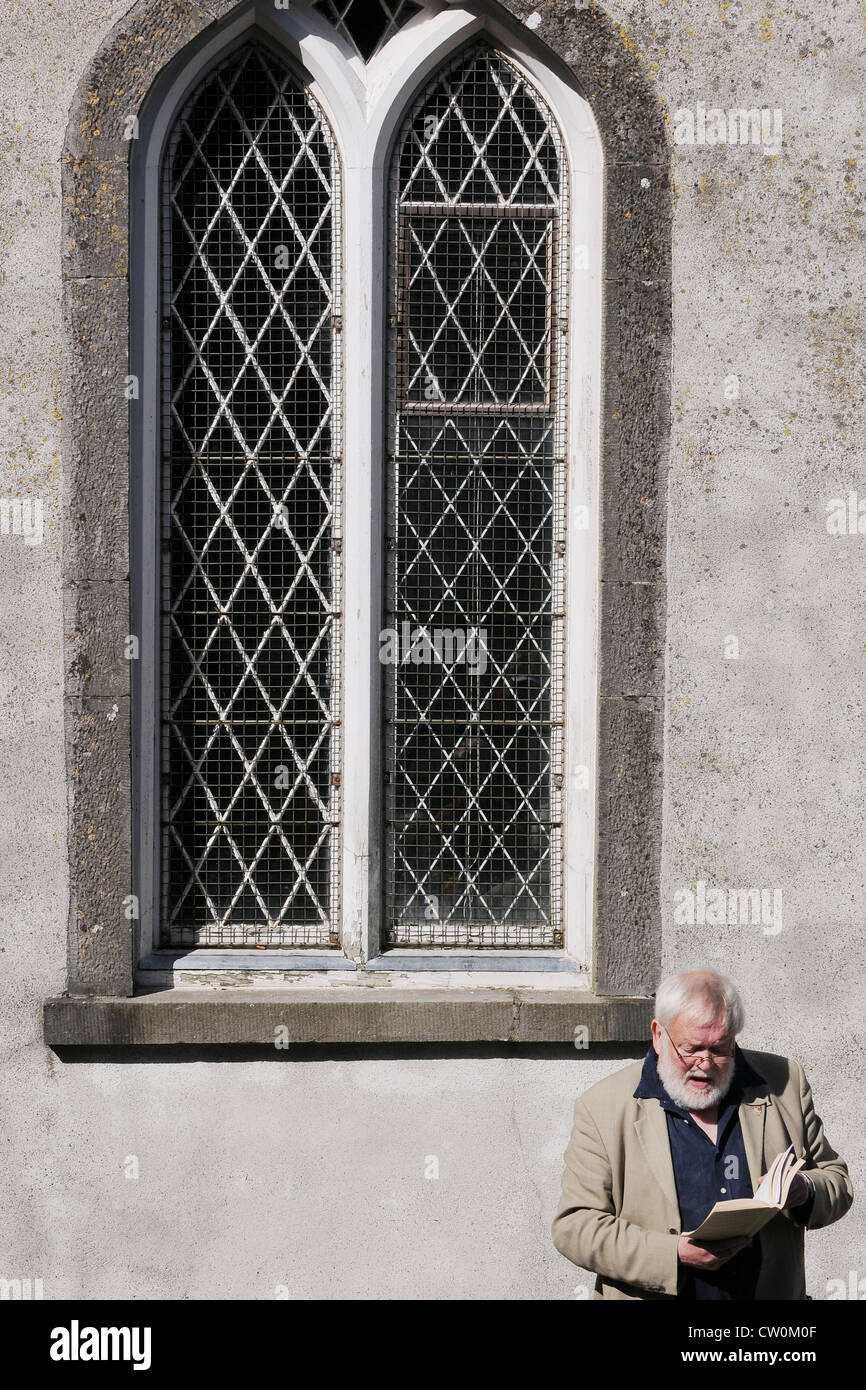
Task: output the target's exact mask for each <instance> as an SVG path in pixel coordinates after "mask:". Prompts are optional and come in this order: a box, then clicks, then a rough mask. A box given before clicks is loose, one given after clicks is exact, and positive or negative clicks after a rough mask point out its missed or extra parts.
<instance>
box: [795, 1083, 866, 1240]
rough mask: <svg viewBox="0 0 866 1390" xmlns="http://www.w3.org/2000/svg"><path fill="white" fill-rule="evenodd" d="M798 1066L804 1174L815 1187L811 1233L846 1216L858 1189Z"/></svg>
mask: <svg viewBox="0 0 866 1390" xmlns="http://www.w3.org/2000/svg"><path fill="white" fill-rule="evenodd" d="M794 1066H795V1067H796V1070H797V1075H798V1079H799V1083H800V1107H801V1109H802V1112H803V1131H804V1136H805V1145H806V1153H807V1154H808V1160H807V1162H806V1166H805V1168H804V1170H803V1171H804V1172H806V1173H808V1174H809V1177H810V1178H811V1179H812V1183H813V1186H814V1188H815V1196H814V1199H813V1201H812V1203H811V1205H810V1207H809V1209H808V1215H807V1217H806V1221H805V1226H806V1229H807V1230H808V1231H814V1230H816V1229H817V1228H818V1227H820V1226H831V1225H832V1224H833V1222H834V1221H838V1220H839V1218H840V1216H844V1215H845V1213H846V1211H847V1210H848V1208H849V1207H850V1205H851V1203H852V1202H853V1200H854V1188H853V1186H852V1183H851V1179H850V1177H849V1175H848V1168H847V1166H846V1164H845V1163H844V1162H843V1161H842V1159H841V1158H840V1157H839V1155H838V1154H837V1153H836V1150H835V1149H833V1148H832V1147H831V1145H830V1144H829V1143H828V1142H827V1138H826V1136H825V1134H824V1126H823V1124H822V1123H821V1117H820V1116H819V1115H816V1114H815V1103H814V1101H813V1099H812V1090H811V1087H810V1086H809V1082H808V1081H807V1079H806V1073H805V1072H804V1070H803V1068H802V1067H801V1066H800V1063H799V1062H795V1063H794ZM798 1210H799V1209H798V1208H797V1207H794V1208H793V1209H792V1211H791V1212H790V1213H789V1212H786V1213H785V1215H786V1216H788V1215H790V1216H791V1218H792V1219H795V1218H796V1213H797V1211H798Z"/></svg>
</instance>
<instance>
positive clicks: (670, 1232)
mask: <svg viewBox="0 0 866 1390" xmlns="http://www.w3.org/2000/svg"><path fill="white" fill-rule="evenodd" d="M676 1233H677V1231H676V1227H675V1226H669V1227H668V1235H669V1236H675V1235H676Z"/></svg>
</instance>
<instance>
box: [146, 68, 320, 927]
mask: <svg viewBox="0 0 866 1390" xmlns="http://www.w3.org/2000/svg"><path fill="white" fill-rule="evenodd" d="M339 227H340V172H339V166H338V161H337V156H336V151H335V147H334V142H333V139H332V135H331V132H330V130H329V128H328V124H327V122H326V119H325V117H324V116H323V113H322V111H321V110H320V108H319V106H318V105H317V103H316V101H315V100H314V99H313V97H312V96H311V94H310V93H309V91H307V90H306V89H305V87H304V85H303V83H302V82H301V80H300V79H299V78H297V77H296V76H295V75H294V74H293V73H291V72H290V71H289V70H288V68H286V67H285V66H283V64H282V63H281V62H280V60H279V59H277V58H276V57H274V56H273V55H272V54H271V53H270V52H267V51H265V49H264V48H262V47H261V46H259V45H258V44H257V43H255V42H251V43H248V44H246V45H245V46H244V47H242V48H240V49H239V50H237V51H236V52H235V53H233V54H232V56H231V57H230V58H228V59H227V60H226V61H225V62H223V63H221V64H220V65H219V66H218V67H217V68H215V69H214V70H213V71H212V72H211V74H210V75H209V76H208V77H207V78H206V79H205V80H204V82H203V83H202V84H201V86H200V87H199V88H198V89H197V91H196V92H195V93H194V94H193V96H192V97H191V99H190V100H189V101H188V103H187V104H186V106H185V108H184V110H183V111H182V113H181V114H180V116H179V118H178V120H177V122H176V125H175V127H174V130H173V133H172V135H171V137H170V140H169V144H168V147H167V152H166V157H165V161H164V166H163V222H162V255H163V262H162V263H163V310H162V312H163V319H162V362H163V377H162V380H163V422H164V424H163V439H162V449H163V465H162V484H161V487H162V491H161V508H162V551H163V571H162V582H161V606H162V616H161V627H162V663H161V670H162V673H163V680H162V750H161V757H162V778H161V787H162V870H161V876H162V920H163V924H164V934H163V940H164V941H165V942H166V943H167V944H170V945H196V944H207V945H221V946H226V945H233V946H234V945H251V944H252V945H292V946H314V945H328V944H332V943H334V942H336V941H337V939H338V938H337V923H338V921H339V916H338V911H339V901H338V899H339V894H338V886H339V880H338V854H339V833H338V829H339V820H340V785H339V784H340V772H339V770H340V739H339V733H340V586H341V570H340V565H341V559H340V549H341V540H340V535H341V532H340V453H341V442H340V428H341V426H340V353H339V337H340V334H339V331H338V329H339V325H340V318H339V316H340V293H341V290H340V250H339Z"/></svg>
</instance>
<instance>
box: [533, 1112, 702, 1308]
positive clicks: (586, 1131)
mask: <svg viewBox="0 0 866 1390" xmlns="http://www.w3.org/2000/svg"><path fill="white" fill-rule="evenodd" d="M677 1240H678V1237H677V1236H676V1235H669V1234H665V1233H663V1232H661V1231H649V1230H646V1229H645V1228H644V1227H643V1226H638V1225H636V1224H635V1222H633V1221H624V1220H623V1219H622V1218H621V1217H618V1216H617V1215H616V1212H615V1209H614V1203H613V1195H612V1183H611V1167H610V1160H609V1158H608V1154H607V1150H606V1149H605V1146H604V1141H603V1139H602V1137H601V1135H600V1133H599V1130H598V1126H597V1125H596V1123H595V1120H594V1119H593V1117H592V1115H591V1113H590V1111H589V1110H588V1108H587V1107H586V1105H585V1104H584V1102H583V1100H580V1099H579V1100H578V1101H577V1102H576V1104H575V1107H574V1126H573V1129H572V1132H571V1138H570V1140H569V1142H568V1148H567V1149H566V1151H565V1172H564V1173H563V1176H562V1195H561V1197H560V1202H559V1208H558V1210H557V1213H556V1216H555V1217H554V1220H553V1243H554V1245H555V1246H556V1248H557V1250H558V1251H559V1252H560V1254H561V1255H565V1256H566V1258H567V1259H569V1260H572V1261H573V1262H574V1264H576V1265H580V1266H581V1268H583V1269H589V1270H592V1272H593V1273H594V1274H600V1275H601V1276H602V1277H603V1278H605V1279H616V1280H620V1281H621V1282H622V1283H624V1284H631V1285H635V1286H637V1287H638V1288H644V1289H648V1290H649V1291H651V1292H652V1293H661V1294H669V1295H671V1296H672V1297H675V1296H676V1292H677V1273H678V1265H677Z"/></svg>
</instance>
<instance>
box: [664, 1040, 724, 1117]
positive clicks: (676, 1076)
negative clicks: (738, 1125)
mask: <svg viewBox="0 0 866 1390" xmlns="http://www.w3.org/2000/svg"><path fill="white" fill-rule="evenodd" d="M656 1067H657V1069H658V1074H659V1080H660V1081H661V1083H662V1085H663V1086H664V1088H665V1090H666V1091H667V1093H668V1095H669V1096H670V1098H671V1100H672V1101H674V1102H675V1103H676V1104H677V1105H680V1106H682V1108H683V1110H711V1109H712V1108H713V1106H714V1105H718V1103H719V1101H720V1100H723V1099H724V1098H725V1096H726V1095H727V1094H728V1091H729V1090H730V1089H731V1082H732V1081H733V1079H734V1064H733V1062H731V1063H730V1065H729V1066H728V1068H727V1076H726V1077H724V1078H723V1079H722V1080H720V1081H718V1082H717V1083H715V1084H711V1085H710V1086H708V1087H707V1089H706V1090H705V1091H696V1090H695V1089H694V1088H693V1087H692V1086H688V1085H686V1078H687V1077H689V1076H692V1075H694V1076H702V1075H703V1073H702V1072H701V1071H700V1069H699V1068H698V1067H691V1068H690V1069H689V1070H688V1071H683V1070H682V1068H681V1066H680V1064H679V1063H677V1062H675V1061H674V1060H673V1058H671V1057H668V1055H667V1052H666V1050H665V1049H662V1051H661V1052H659V1053H658V1055H657V1056H656Z"/></svg>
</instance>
